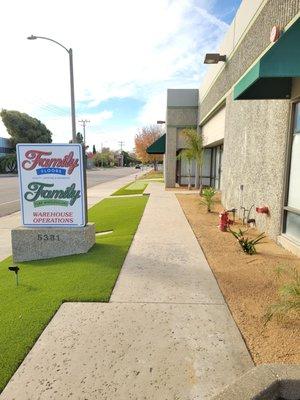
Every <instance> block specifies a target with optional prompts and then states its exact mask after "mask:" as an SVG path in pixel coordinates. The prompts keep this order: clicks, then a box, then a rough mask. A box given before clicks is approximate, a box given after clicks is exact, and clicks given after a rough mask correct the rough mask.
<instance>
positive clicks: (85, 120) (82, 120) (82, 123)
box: [78, 119, 91, 147]
mask: <svg viewBox="0 0 300 400" xmlns="http://www.w3.org/2000/svg"><path fill="white" fill-rule="evenodd" d="M78 122H80V123H81V125H82V127H83V144H84V147H85V127H86V124H88V123H89V122H91V121H89V120H88V119H81V120H80V121H78Z"/></svg>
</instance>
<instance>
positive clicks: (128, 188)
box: [112, 180, 148, 196]
mask: <svg viewBox="0 0 300 400" xmlns="http://www.w3.org/2000/svg"><path fill="white" fill-rule="evenodd" d="M147 185H148V182H144V181H141V180H136V181H134V182H131V183H129V184H127V185H125V186H123V187H122V188H121V189H119V190H117V191H116V192H114V193H113V194H112V196H128V195H131V194H142V193H143V192H144V190H145V189H146V187H147Z"/></svg>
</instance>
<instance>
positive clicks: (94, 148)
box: [93, 144, 97, 154]
mask: <svg viewBox="0 0 300 400" xmlns="http://www.w3.org/2000/svg"><path fill="white" fill-rule="evenodd" d="M96 153H97V151H96V146H95V145H94V144H93V154H96Z"/></svg>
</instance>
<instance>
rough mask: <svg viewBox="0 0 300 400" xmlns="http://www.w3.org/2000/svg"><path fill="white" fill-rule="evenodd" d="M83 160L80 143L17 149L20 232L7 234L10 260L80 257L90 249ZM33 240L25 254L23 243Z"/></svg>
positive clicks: (90, 226)
mask: <svg viewBox="0 0 300 400" xmlns="http://www.w3.org/2000/svg"><path fill="white" fill-rule="evenodd" d="M83 157H84V155H83V148H82V146H81V145H80V144H18V145H17V159H18V172H19V183H20V202H21V216H22V224H23V227H24V228H23V227H20V228H17V229H14V230H13V231H12V245H13V246H12V247H13V258H14V261H25V260H29V259H31V260H33V259H39V258H50V257H58V256H62V255H67V254H77V253H82V252H86V251H88V249H89V248H90V247H91V246H92V245H93V244H94V242H95V227H94V225H93V224H87V202H86V198H87V196H86V182H85V176H84V168H85V166H84V158H83ZM87 232H88V234H87ZM26 238H27V239H26ZM32 239H33V242H32V244H31V245H30V246H29V247H30V251H29V252H28V254H25V253H26V249H25V247H26V246H25V242H26V243H27V242H28V240H29V241H30V240H32ZM20 243H22V246H20ZM24 246H25V247H24ZM28 257H29V258H28Z"/></svg>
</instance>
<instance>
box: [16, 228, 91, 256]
mask: <svg viewBox="0 0 300 400" xmlns="http://www.w3.org/2000/svg"><path fill="white" fill-rule="evenodd" d="M11 239H12V253H13V260H14V262H20V261H30V260H41V259H46V258H53V257H61V256H68V255H71V254H80V253H87V252H88V251H89V249H90V248H91V247H92V246H93V245H94V243H95V224H91V223H88V224H87V225H86V226H84V227H76V228H74V227H72V228H67V227H59V228H54V227H50V228H41V227H39V228H38V227H34V228H28V227H22V226H20V227H18V228H16V229H13V230H12V231H11Z"/></svg>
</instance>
